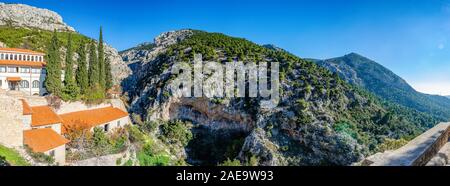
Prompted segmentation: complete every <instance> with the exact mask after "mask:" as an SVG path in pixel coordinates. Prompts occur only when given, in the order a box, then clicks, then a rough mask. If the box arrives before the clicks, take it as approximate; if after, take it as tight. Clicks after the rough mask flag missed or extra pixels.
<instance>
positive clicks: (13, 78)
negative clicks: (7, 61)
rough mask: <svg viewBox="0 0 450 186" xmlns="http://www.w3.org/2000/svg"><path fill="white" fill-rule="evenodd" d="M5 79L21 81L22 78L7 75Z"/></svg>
mask: <svg viewBox="0 0 450 186" xmlns="http://www.w3.org/2000/svg"><path fill="white" fill-rule="evenodd" d="M6 80H8V81H22V78H20V77H7V78H6Z"/></svg>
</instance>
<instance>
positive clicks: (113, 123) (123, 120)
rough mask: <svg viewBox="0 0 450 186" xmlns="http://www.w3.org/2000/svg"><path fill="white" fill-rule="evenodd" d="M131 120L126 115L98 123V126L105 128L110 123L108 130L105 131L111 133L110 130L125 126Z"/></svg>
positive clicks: (92, 130)
mask: <svg viewBox="0 0 450 186" xmlns="http://www.w3.org/2000/svg"><path fill="white" fill-rule="evenodd" d="M129 121H130V118H129V117H128V116H125V117H123V118H120V119H117V120H114V121H111V122H108V123H104V124H101V125H98V126H97V127H99V128H102V129H105V126H106V125H108V131H105V132H108V133H109V132H112V131H114V129H117V128H123V127H125V126H126V125H128V124H130V122H129ZM91 132H94V128H92V129H91Z"/></svg>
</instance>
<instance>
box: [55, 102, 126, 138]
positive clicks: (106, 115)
mask: <svg viewBox="0 0 450 186" xmlns="http://www.w3.org/2000/svg"><path fill="white" fill-rule="evenodd" d="M126 116H128V113H127V112H125V111H123V110H120V109H118V108H114V107H106V108H99V109H93V110H84V111H78V112H72V113H67V114H62V115H60V117H61V119H62V124H63V129H62V131H63V133H65V132H66V130H67V129H69V128H84V129H90V128H92V127H96V126H98V125H102V124H105V123H108V122H111V121H114V120H117V119H120V118H123V117H126Z"/></svg>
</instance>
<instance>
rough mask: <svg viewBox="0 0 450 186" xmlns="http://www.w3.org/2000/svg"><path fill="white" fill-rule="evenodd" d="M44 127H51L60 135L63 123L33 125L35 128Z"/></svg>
mask: <svg viewBox="0 0 450 186" xmlns="http://www.w3.org/2000/svg"><path fill="white" fill-rule="evenodd" d="M44 128H51V129H53V130H54V131H55V132H56V133H58V134H59V135H61V123H57V124H52V125H44V126H39V127H33V129H44Z"/></svg>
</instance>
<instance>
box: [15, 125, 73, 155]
mask: <svg viewBox="0 0 450 186" xmlns="http://www.w3.org/2000/svg"><path fill="white" fill-rule="evenodd" d="M69 142H70V141H69V140H67V139H66V138H64V137H63V136H61V135H59V134H58V133H56V132H55V131H54V130H53V129H50V128H44V129H33V130H26V131H24V132H23V143H24V144H25V145H28V147H30V148H31V150H33V151H34V152H41V153H43V152H47V151H49V150H52V149H55V148H57V147H59V146H61V145H65V144H66V143H69Z"/></svg>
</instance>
